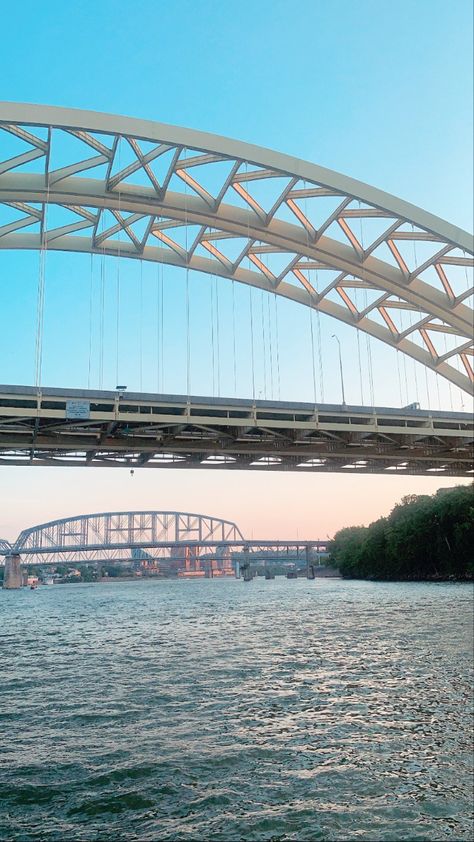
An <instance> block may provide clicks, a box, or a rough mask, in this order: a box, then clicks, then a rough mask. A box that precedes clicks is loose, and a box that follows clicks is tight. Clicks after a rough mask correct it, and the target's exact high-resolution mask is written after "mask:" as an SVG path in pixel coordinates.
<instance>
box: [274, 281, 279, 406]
mask: <svg viewBox="0 0 474 842" xmlns="http://www.w3.org/2000/svg"><path fill="white" fill-rule="evenodd" d="M273 300H274V305H275V306H274V309H275V338H276V364H277V377H278V400H279V401H280V400H281V388H280V386H281V384H280V334H279V330H278V296H277V294H276V292H274V293H273Z"/></svg>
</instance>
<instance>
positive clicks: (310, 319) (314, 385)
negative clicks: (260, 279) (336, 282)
mask: <svg viewBox="0 0 474 842" xmlns="http://www.w3.org/2000/svg"><path fill="white" fill-rule="evenodd" d="M303 185H304V191H305V196H304V215H305V217H306V219H308V197H307V195H306V181H304V182H303ZM305 230H306V252H307V253H308V252H309V230H308V226H307V225H306V226H305ZM308 274H309V283H310V286H312V277H311V269H310V270H309V273H308ZM308 299H309V329H310V335H311V366H312V371H313V402H314V405H315V406H316V404H317V402H318V398H317V393H316V361H315V358H314V356H315V355H314V330H313V299H312V296H311V291H310V290H309V289H308Z"/></svg>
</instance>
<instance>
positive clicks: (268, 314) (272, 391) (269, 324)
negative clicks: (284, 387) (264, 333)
mask: <svg viewBox="0 0 474 842" xmlns="http://www.w3.org/2000/svg"><path fill="white" fill-rule="evenodd" d="M266 300H267V319H268V336H269V343H270V389H271V393H270V398H271V400H275V392H274V388H273V338H272V333H273V331H272V322H271V311H270V293H267V295H266Z"/></svg>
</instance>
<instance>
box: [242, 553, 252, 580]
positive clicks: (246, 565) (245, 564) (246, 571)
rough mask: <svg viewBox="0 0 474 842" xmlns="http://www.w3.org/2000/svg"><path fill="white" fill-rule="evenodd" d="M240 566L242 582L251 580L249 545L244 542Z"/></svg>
mask: <svg viewBox="0 0 474 842" xmlns="http://www.w3.org/2000/svg"><path fill="white" fill-rule="evenodd" d="M240 567H241V569H242V573H243V577H244V582H251V581H252V579H253V573H252V571H251V569H250V547H249V545H248V544H244V549H243V561H242V564H241V565H240Z"/></svg>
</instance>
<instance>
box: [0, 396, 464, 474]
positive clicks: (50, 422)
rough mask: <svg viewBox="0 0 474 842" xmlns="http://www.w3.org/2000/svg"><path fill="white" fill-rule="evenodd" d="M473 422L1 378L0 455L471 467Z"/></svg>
mask: <svg viewBox="0 0 474 842" xmlns="http://www.w3.org/2000/svg"><path fill="white" fill-rule="evenodd" d="M72 401H75V402H78V401H79V402H80V403H81V404H82V407H83V409H85V413H86V415H87V418H82V419H81V420H78V419H77V418H76V419H74V418H70V417H68V412H69V409H68V407H70V405H71V402H72ZM473 430H474V424H473V419H472V416H471V415H470V414H468V413H454V412H447V413H443V412H426V411H420V410H415V409H402V410H397V409H379V408H374V409H366V408H364V407H349V406H334V405H312V404H291V403H284V402H279V403H273V402H270V401H257V402H255V403H249V402H247V401H244V400H238V399H229V400H225V399H215V400H209V399H199V398H190V399H187V398H186V397H174V398H173V397H170V396H159V395H141V394H136V395H135V394H132V393H130V394H127V396H126V397H123V396H122V397H119V396H118V395H117V394H116V393H113V392H97V391H83V390H77V391H73V390H61V389H58V390H53V389H43V390H42V391H41V392H38V391H37V390H36V389H34V388H31V387H30V388H28V387H0V465H55V466H59V467H64V466H68V465H72V466H89V467H94V466H95V467H99V466H100V467H127V468H129V469H135V468H157V467H161V468H165V467H167V468H173V469H176V468H180V469H189V468H201V469H202V468H207V469H212V470H214V471H218V470H229V469H230V470H239V469H240V470H251V471H284V470H292V471H297V472H300V473H305V472H307V471H313V472H331V471H337V472H342V473H347V474H367V473H379V474H385V475H390V474H396V473H398V474H416V475H426V476H430V475H433V474H440V475H443V476H458V477H468V476H469V475H471V474H472V467H473V464H472V463H473V452H474V451H473V441H474V432H473Z"/></svg>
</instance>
